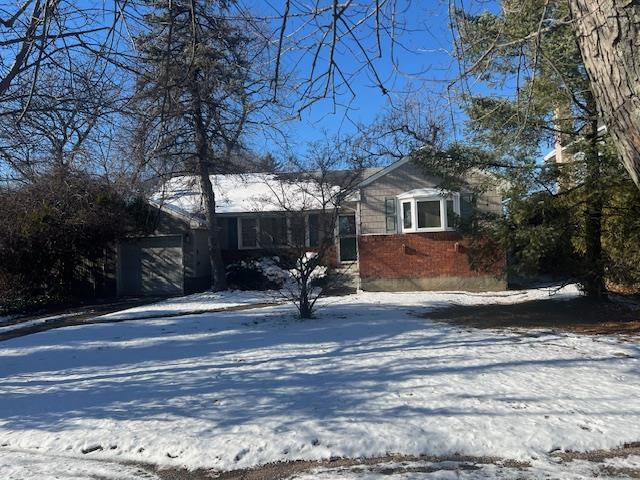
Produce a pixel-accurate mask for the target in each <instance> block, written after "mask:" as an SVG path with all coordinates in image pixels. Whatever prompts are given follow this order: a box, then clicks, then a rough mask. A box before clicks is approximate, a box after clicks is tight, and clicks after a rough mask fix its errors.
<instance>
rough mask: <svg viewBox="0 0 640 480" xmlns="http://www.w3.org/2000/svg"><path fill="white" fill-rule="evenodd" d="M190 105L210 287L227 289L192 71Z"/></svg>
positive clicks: (214, 199) (207, 151)
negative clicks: (202, 200) (206, 232)
mask: <svg viewBox="0 0 640 480" xmlns="http://www.w3.org/2000/svg"><path fill="white" fill-rule="evenodd" d="M191 107H192V110H193V111H192V115H193V127H194V134H195V144H196V151H197V157H198V175H199V177H200V189H201V190H202V195H203V196H204V203H205V212H206V217H207V227H208V230H209V261H210V263H211V287H212V289H213V290H214V291H216V292H217V291H220V290H226V289H227V277H226V272H225V268H224V261H223V260H222V249H221V247H220V229H219V228H218V218H217V217H216V197H215V193H214V192H213V185H212V184H211V178H210V177H209V156H210V155H209V143H208V140H207V132H206V129H205V126H204V121H203V119H202V101H201V99H200V92H199V88H198V84H197V72H195V73H194V78H193V83H192V85H191Z"/></svg>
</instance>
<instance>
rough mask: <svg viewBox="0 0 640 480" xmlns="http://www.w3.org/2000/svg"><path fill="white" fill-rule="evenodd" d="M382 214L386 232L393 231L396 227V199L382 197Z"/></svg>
mask: <svg viewBox="0 0 640 480" xmlns="http://www.w3.org/2000/svg"><path fill="white" fill-rule="evenodd" d="M384 216H385V223H386V230H387V232H395V231H396V230H397V227H396V217H397V215H396V199H395V198H385V199H384Z"/></svg>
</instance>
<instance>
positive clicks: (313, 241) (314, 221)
mask: <svg viewBox="0 0 640 480" xmlns="http://www.w3.org/2000/svg"><path fill="white" fill-rule="evenodd" d="M319 245H320V215H318V214H315V213H314V214H312V215H309V246H310V247H317V246H319Z"/></svg>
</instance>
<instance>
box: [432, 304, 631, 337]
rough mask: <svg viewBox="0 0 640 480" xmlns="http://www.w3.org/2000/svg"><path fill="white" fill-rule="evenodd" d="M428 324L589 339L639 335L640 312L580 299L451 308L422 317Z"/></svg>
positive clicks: (617, 305) (455, 306) (454, 306)
mask: <svg viewBox="0 0 640 480" xmlns="http://www.w3.org/2000/svg"><path fill="white" fill-rule="evenodd" d="M424 316H425V317H426V318H429V319H430V320H436V321H442V322H447V323H451V324H454V325H460V326H466V327H473V328H491V329H496V328H525V329H526V328H536V329H538V328H544V329H551V330H558V331H569V332H575V333H581V334H588V335H633V336H636V335H640V310H638V309H632V308H630V307H628V306H626V305H624V304H621V303H619V302H614V301H594V300H589V299H586V298H583V297H579V298H575V299H570V300H553V299H549V300H535V301H530V302H523V303H516V304H512V305H495V304H494V305H473V306H471V305H453V306H450V307H444V308H438V309H436V310H431V311H429V312H428V313H425V314H424Z"/></svg>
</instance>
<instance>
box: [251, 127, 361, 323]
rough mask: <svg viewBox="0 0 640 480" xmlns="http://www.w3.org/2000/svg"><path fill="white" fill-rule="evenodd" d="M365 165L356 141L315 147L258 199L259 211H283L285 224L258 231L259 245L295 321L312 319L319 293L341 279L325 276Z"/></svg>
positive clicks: (293, 162) (272, 183) (293, 163)
mask: <svg viewBox="0 0 640 480" xmlns="http://www.w3.org/2000/svg"><path fill="white" fill-rule="evenodd" d="M368 162H370V157H369V156H366V155H364V154H363V153H362V150H361V148H360V145H359V144H358V142H357V141H356V140H353V139H350V140H347V141H344V142H334V143H333V144H330V142H327V143H326V144H323V145H321V144H317V145H315V146H314V147H313V148H312V149H311V150H310V155H309V157H308V159H307V161H305V162H298V161H295V160H292V161H291V164H290V167H291V168H290V172H289V173H287V174H284V175H282V176H281V178H280V179H279V180H278V181H277V182H273V181H268V182H267V184H268V186H269V188H270V190H271V194H270V195H269V196H268V198H264V199H259V200H260V202H259V203H260V204H261V205H262V207H263V209H266V207H267V205H268V206H269V210H274V209H275V210H278V211H279V212H285V213H286V218H287V221H286V223H285V222H281V223H280V226H279V227H278V225H275V228H272V227H271V226H269V227H267V228H265V229H263V228H261V233H260V242H261V246H262V247H263V248H266V249H267V250H268V251H269V252H270V253H271V254H272V260H271V261H272V262H273V265H274V266H276V267H277V268H278V269H279V270H280V271H281V272H282V273H281V280H282V281H283V288H282V289H281V290H280V292H281V294H282V295H283V296H284V297H285V298H286V299H287V300H288V301H290V302H292V303H293V304H294V305H295V306H296V308H297V309H298V314H299V316H300V318H312V317H313V314H314V310H315V306H316V302H317V300H318V298H319V297H320V295H321V294H322V292H323V291H324V290H325V289H326V288H327V287H329V286H331V285H335V284H337V283H339V282H340V281H341V278H340V275H339V274H334V275H332V276H331V277H328V276H327V275H326V274H327V271H328V269H330V268H331V267H332V266H335V261H336V258H335V255H336V249H335V232H336V227H337V225H338V218H339V214H340V212H341V211H342V210H344V209H345V208H349V207H348V203H349V201H350V200H351V199H352V196H353V195H354V193H355V191H356V190H357V186H358V184H359V182H360V181H361V180H362V175H363V170H364V168H365V167H366V166H367V165H368ZM258 210H260V208H258ZM280 215H282V213H280ZM274 221H275V222H278V220H277V219H274ZM307 225H308V227H309V236H307V235H306V231H307Z"/></svg>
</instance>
